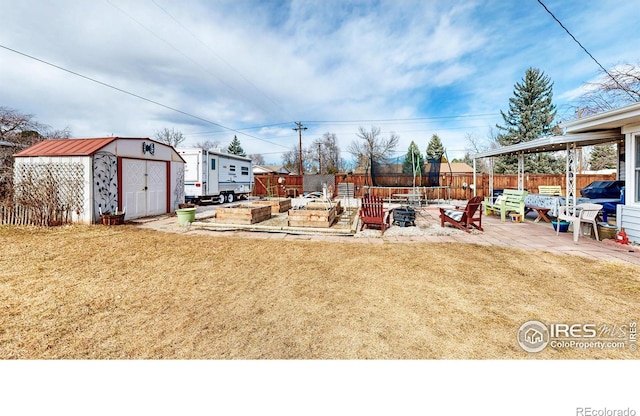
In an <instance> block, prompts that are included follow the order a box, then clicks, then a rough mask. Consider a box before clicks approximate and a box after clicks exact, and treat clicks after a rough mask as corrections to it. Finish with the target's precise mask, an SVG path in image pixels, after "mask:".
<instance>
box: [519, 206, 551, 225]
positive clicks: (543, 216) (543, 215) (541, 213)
mask: <svg viewBox="0 0 640 416" xmlns="http://www.w3.org/2000/svg"><path fill="white" fill-rule="evenodd" d="M525 208H526V209H528V210H530V211H535V212H536V214H538V217H537V218H536V219H535V220H533V222H539V221H540V220H543V221H544V222H551V220H550V219H549V217H547V213H548V212H549V211H550V210H551V208H545V207H536V206H533V205H527V206H525Z"/></svg>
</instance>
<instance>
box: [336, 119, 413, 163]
mask: <svg viewBox="0 0 640 416" xmlns="http://www.w3.org/2000/svg"><path fill="white" fill-rule="evenodd" d="M356 135H357V136H358V138H359V139H360V140H354V141H353V142H351V144H350V145H349V148H348V149H347V151H348V152H349V153H351V154H352V155H353V157H354V158H355V159H356V164H357V165H358V166H363V167H365V168H368V167H369V166H370V164H371V162H373V163H381V162H384V161H385V160H386V159H387V158H388V157H390V155H391V154H392V153H393V151H394V149H395V147H396V146H397V145H398V142H399V140H400V138H399V137H398V136H397V135H396V134H395V133H391V135H390V136H389V137H387V138H385V137H381V136H380V127H371V131H367V130H365V129H364V127H362V126H360V127H359V128H358V133H357V134H356Z"/></svg>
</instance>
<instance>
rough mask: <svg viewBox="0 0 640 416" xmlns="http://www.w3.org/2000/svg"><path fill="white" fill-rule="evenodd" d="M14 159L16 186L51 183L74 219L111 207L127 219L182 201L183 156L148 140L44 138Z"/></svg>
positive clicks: (168, 209)
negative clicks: (122, 213)
mask: <svg viewBox="0 0 640 416" xmlns="http://www.w3.org/2000/svg"><path fill="white" fill-rule="evenodd" d="M14 157H15V164H14V178H15V179H14V182H15V185H16V190H20V189H28V186H24V184H30V183H31V184H37V185H38V186H49V185H47V184H48V183H49V184H50V183H53V184H54V186H55V189H56V194H57V199H56V201H57V204H58V205H59V206H60V207H61V208H62V209H66V210H68V211H69V212H70V215H71V216H72V217H73V218H72V220H73V221H74V222H83V223H93V222H96V221H98V220H99V218H100V213H107V212H113V211H125V213H126V214H125V219H126V220H128V219H134V218H140V217H145V216H152V215H159V214H165V213H171V212H174V211H175V209H176V208H177V207H178V204H180V203H182V202H184V160H183V159H182V157H181V156H180V155H179V154H178V153H177V152H176V151H175V149H174V148H173V147H171V146H169V145H166V144H163V143H160V142H157V141H154V140H151V139H148V138H127V137H105V138H93V139H63V140H45V141H43V142H40V143H38V144H36V145H34V146H32V147H30V148H28V149H25V150H23V151H21V152H19V153H17V154H16V155H14ZM47 178H48V181H49V182H47ZM21 184H23V186H22V187H21ZM39 184H42V185H39ZM32 186H33V185H32Z"/></svg>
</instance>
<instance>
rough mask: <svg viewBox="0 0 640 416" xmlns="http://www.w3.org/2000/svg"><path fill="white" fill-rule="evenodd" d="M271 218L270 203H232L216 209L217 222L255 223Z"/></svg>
mask: <svg viewBox="0 0 640 416" xmlns="http://www.w3.org/2000/svg"><path fill="white" fill-rule="evenodd" d="M269 218H271V206H270V205H231V206H228V207H224V208H218V209H216V222H220V223H226V224H255V223H258V222H262V221H265V220H268V219H269Z"/></svg>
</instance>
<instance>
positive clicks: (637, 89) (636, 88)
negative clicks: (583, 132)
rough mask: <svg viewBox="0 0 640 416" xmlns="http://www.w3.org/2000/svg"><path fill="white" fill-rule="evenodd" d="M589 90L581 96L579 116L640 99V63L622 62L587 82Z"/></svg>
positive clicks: (586, 85) (610, 108) (600, 111)
mask: <svg viewBox="0 0 640 416" xmlns="http://www.w3.org/2000/svg"><path fill="white" fill-rule="evenodd" d="M585 88H586V89H587V92H586V93H585V94H583V95H582V96H581V97H580V100H579V101H580V107H579V110H578V117H585V116H589V115H592V114H597V113H602V112H604V111H607V110H612V109H614V108H618V107H622V106H625V105H628V104H633V103H636V102H638V101H640V63H638V64H628V63H627V64H622V65H618V66H616V67H613V68H611V69H610V70H609V71H607V73H605V72H604V71H601V75H600V76H599V77H598V79H597V80H596V81H594V82H588V83H586V84H585Z"/></svg>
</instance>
